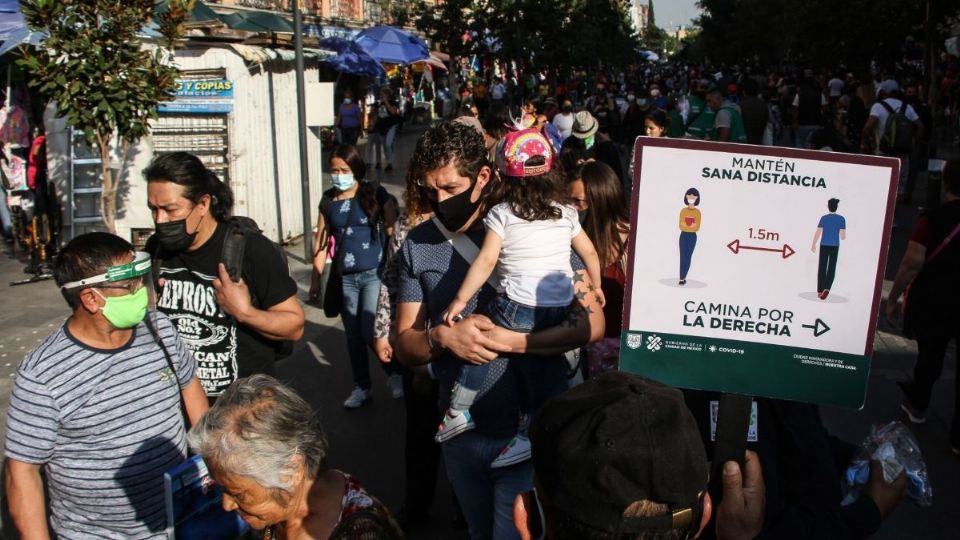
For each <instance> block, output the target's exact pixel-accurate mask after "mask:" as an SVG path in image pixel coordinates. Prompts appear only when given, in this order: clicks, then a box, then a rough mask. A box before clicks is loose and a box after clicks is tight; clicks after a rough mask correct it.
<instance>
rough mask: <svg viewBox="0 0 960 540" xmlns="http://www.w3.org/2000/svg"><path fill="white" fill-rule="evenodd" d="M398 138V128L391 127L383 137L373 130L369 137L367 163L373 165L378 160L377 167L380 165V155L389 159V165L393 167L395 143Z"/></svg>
mask: <svg viewBox="0 0 960 540" xmlns="http://www.w3.org/2000/svg"><path fill="white" fill-rule="evenodd" d="M396 138H397V126H391V127H390V129H388V130H387V132H386V133H384V134H383V135H381V134H380V133H378V132H377V131H376V130H371V131H370V135H369V136H368V137H367V163H368V164H369V163H373V160H374V159H376V161H377V165H380V153H381V151H382V152H383V154H384V157H385V158H386V159H387V165H393V142H394V139H396Z"/></svg>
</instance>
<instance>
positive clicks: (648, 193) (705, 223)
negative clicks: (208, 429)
mask: <svg viewBox="0 0 960 540" xmlns="http://www.w3.org/2000/svg"><path fill="white" fill-rule="evenodd" d="M635 155H636V163H635V168H634V169H635V173H634V184H633V193H632V198H633V205H632V227H631V244H630V245H631V251H630V253H631V256H630V265H629V270H628V274H627V289H626V292H625V295H626V296H625V299H624V319H623V321H624V322H623V333H622V347H621V356H620V365H621V369H622V370H624V371H628V372H633V373H638V374H641V375H644V376H647V377H650V378H653V379H656V380H659V381H661V382H663V383H665V384H669V385H671V386H677V387H681V388H691V389H700V390H715V391H721V392H729V393H737V394H746V395H757V396H764V397H771V398H777V399H789V400H795V401H804V402H811V403H821V404H831V405H839V406H845V407H852V408H859V407H861V406H862V405H863V402H864V397H865V393H866V385H867V380H868V377H869V372H870V357H871V355H872V352H873V336H874V330H875V328H876V323H877V314H878V310H879V304H880V294H881V286H882V283H883V271H884V267H885V262H886V257H887V249H888V242H889V237H890V229H891V226H892V219H893V209H894V203H895V198H896V188H897V185H896V184H897V178H898V177H899V161H898V160H896V159H892V158H883V157H873V156H860V155H848V154H837V153H831V152H818V151H809V150H795V149H786V148H777V147H763V146H749V145H737V144H721V143H709V142H703V141H692V140H677V139H651V138H646V137H642V138H640V139H638V141H637V144H636V153H635Z"/></svg>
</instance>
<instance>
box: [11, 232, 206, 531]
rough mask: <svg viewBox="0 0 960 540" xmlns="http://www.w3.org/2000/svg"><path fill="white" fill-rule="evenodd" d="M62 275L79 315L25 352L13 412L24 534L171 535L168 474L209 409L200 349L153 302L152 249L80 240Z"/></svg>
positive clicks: (14, 483)
mask: <svg viewBox="0 0 960 540" xmlns="http://www.w3.org/2000/svg"><path fill="white" fill-rule="evenodd" d="M54 277H55V279H56V282H57V285H58V286H60V290H61V293H62V294H63V297H64V299H65V300H66V301H67V304H68V305H69V306H70V308H71V309H72V310H73V312H72V314H71V315H70V317H69V318H68V319H67V320H66V321H65V322H64V323H63V324H62V325H61V326H60V328H58V329H57V330H56V331H54V332H53V333H52V334H50V335H49V336H48V337H47V338H46V339H45V340H43V342H42V343H41V344H40V345H39V346H37V348H36V349H35V350H34V351H33V352H31V353H30V354H29V355H27V357H26V358H25V359H24V360H23V362H21V364H20V366H19V367H18V368H17V374H16V379H15V383H14V388H13V393H12V395H11V398H10V407H9V409H8V411H7V437H6V446H5V455H6V457H7V460H6V492H7V500H8V501H9V504H10V514H11V515H12V517H13V521H14V523H15V524H16V527H17V529H18V530H19V532H20V534H21V537H24V538H26V537H28V535H29V537H30V538H47V537H49V536H50V531H49V529H48V525H47V524H48V516H47V515H46V511H45V504H44V503H45V501H44V486H43V481H42V480H41V477H40V469H41V468H43V469H44V472H45V473H46V480H47V482H46V483H47V486H48V489H49V501H48V502H49V508H50V510H51V515H50V516H49V524H50V527H51V528H52V529H53V532H54V533H55V534H56V535H57V536H60V537H89V538H133V537H136V538H153V537H157V538H160V537H164V538H165V535H164V532H163V531H164V527H165V508H164V497H163V493H164V491H163V473H164V471H166V470H168V469H170V468H171V467H173V466H175V465H177V464H178V463H180V462H181V461H183V460H184V459H185V457H186V442H185V439H184V434H185V432H186V428H187V427H189V426H185V425H184V424H185V423H189V424H190V425H192V424H194V423H195V422H197V421H198V420H199V419H200V417H201V416H202V415H203V413H204V412H206V410H207V400H206V398H205V396H204V394H203V388H202V387H201V386H200V382H199V381H198V380H197V378H196V376H195V374H194V371H195V365H194V360H193V357H192V356H191V355H190V353H189V351H187V348H186V347H185V346H184V344H183V342H182V341H181V340H180V338H179V337H178V335H177V332H176V329H175V328H174V327H173V324H171V322H170V320H169V319H167V318H166V317H165V316H164V315H163V314H161V313H158V312H156V311H153V310H151V309H149V304H150V298H151V294H150V285H149V277H150V257H149V256H148V255H147V254H146V253H142V252H136V253H135V252H134V251H133V246H131V245H130V244H129V243H128V242H127V241H125V240H123V239H121V238H119V237H117V236H114V235H112V234H107V233H90V234H85V235H81V236H78V237H76V238H74V239H73V240H72V241H71V242H70V243H68V244H67V246H66V247H65V248H64V249H63V251H62V253H61V255H60V256H59V258H58V259H57V261H56V265H55V268H54Z"/></svg>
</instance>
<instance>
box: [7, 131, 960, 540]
mask: <svg viewBox="0 0 960 540" xmlns="http://www.w3.org/2000/svg"><path fill="white" fill-rule="evenodd" d="M424 128H425V126H422V125H420V126H418V125H410V124H408V125H407V126H405V128H404V131H403V133H402V135H400V136H398V137H397V141H396V148H395V156H396V157H395V163H396V167H395V169H394V170H392V171H390V172H385V171H380V170H371V171H369V173H370V175H371V176H370V177H369V178H370V179H372V180H376V181H379V182H380V184H381V185H383V186H384V187H385V188H386V189H387V191H389V192H390V193H391V194H393V195H395V196H397V197H399V196H400V193H401V191H402V188H403V185H404V181H405V172H406V163H407V162H408V161H409V159H410V156H411V154H412V151H413V149H414V146H415V144H416V140H417V137H418V136H419V135H420V134H421V133H422V131H423V129H424ZM360 147H361V150H363V149H364V142H363V141H362V140H361V144H360ZM947 151H949V150H947ZM943 157H956V156H949V155H944V156H943ZM328 181H329V179H328V178H324V185H325V186H326V185H328ZM925 185H926V183H925V181H924V176H923V175H921V179H920V181H919V182H918V193H917V196H916V197H915V200H917V201H923V200H925V197H924V194H923V190H924V188H925ZM917 213H918V212H917V205H916V204H914V205H912V206H910V207H907V208H904V209H903V210H902V211H901V214H900V223H899V226H898V227H897V229H895V230H894V232H893V241H892V246H891V253H890V256H889V259H888V263H887V275H886V280H885V291H886V290H888V289H889V286H890V282H891V280H892V278H893V274H894V273H895V272H896V268H897V264H898V262H899V260H900V257H901V255H902V253H903V249H904V246H905V244H906V241H907V238H908V236H909V234H910V231H911V228H912V224H913V222H914V221H915V219H916V216H917ZM286 249H287V251H288V253H289V254H290V255H291V257H290V259H289V262H290V268H291V271H292V274H293V277H294V279H295V280H296V282H297V284H298V287H299V292H298V294H297V296H298V298H299V299H300V300H301V301H303V302H305V301H306V300H307V298H308V296H307V294H308V286H309V283H310V266H309V265H307V264H303V263H302V261H300V260H298V259H297V257H299V256H300V255H301V254H302V252H303V250H302V245H301V244H291V245H288V246H286ZM22 267H23V263H21V262H19V261H16V260H15V259H13V258H11V257H10V255H9V253H7V254H4V255H2V256H0V281H2V284H0V286H2V287H4V288H5V293H4V298H5V300H6V302H5V305H6V306H7V308H6V309H4V310H2V312H0V324H3V325H4V328H5V331H4V332H3V333H2V334H0V406H2V407H3V409H4V411H3V412H5V409H6V406H7V403H8V400H9V393H10V389H11V383H12V380H11V377H12V374H13V373H14V370H15V369H16V366H17V364H18V362H19V361H20V360H21V359H22V358H23V356H24V354H25V353H26V352H28V351H29V350H30V349H32V348H33V347H34V346H35V345H36V344H37V343H38V342H39V341H40V339H42V338H43V337H45V336H46V335H47V334H48V333H49V332H50V331H52V330H53V329H54V328H55V327H56V326H57V325H58V324H59V323H60V322H61V321H62V320H63V319H64V318H65V317H66V315H67V309H66V307H65V306H64V304H63V300H62V298H61V297H60V294H59V292H58V291H57V290H56V287H55V286H54V284H53V282H52V281H45V282H39V283H33V284H28V285H22V286H17V287H9V286H7V282H9V281H12V280H16V279H21V278H22V276H23V273H22V270H23V268H22ZM305 312H306V319H307V322H306V328H305V335H304V338H303V339H302V340H300V341H299V342H298V343H297V345H296V348H295V350H294V353H293V355H292V356H291V357H289V358H287V359H285V360H282V361H281V362H280V363H279V364H278V378H279V379H280V380H281V381H283V382H286V383H288V384H290V385H291V386H292V387H293V388H295V389H296V390H297V391H298V392H299V393H300V394H301V395H302V396H303V397H304V398H305V399H306V400H307V401H308V402H309V403H310V404H311V405H312V406H313V407H314V408H315V409H316V410H317V411H319V414H320V416H321V418H322V419H323V424H324V427H325V429H326V432H327V436H328V438H329V441H330V453H329V461H330V463H331V465H332V466H333V467H335V468H337V469H341V470H344V471H350V472H351V473H353V474H356V475H357V476H359V477H361V478H363V479H364V484H365V486H366V488H367V489H368V490H369V491H370V492H371V493H376V494H377V496H378V497H379V498H381V500H383V502H384V503H385V504H386V505H387V506H388V507H390V508H391V509H393V510H394V511H396V510H397V509H399V507H400V505H401V504H402V499H403V485H404V475H403V467H402V456H403V433H404V431H403V424H404V412H403V406H402V401H400V400H395V399H392V397H391V395H390V391H389V389H388V387H387V385H386V380H385V376H384V375H383V373H382V372H381V370H379V369H372V370H371V374H372V376H373V379H374V380H373V386H372V390H373V395H374V398H373V400H372V402H371V403H369V404H368V405H367V406H365V407H362V408H360V409H357V410H345V409H344V408H343V407H342V406H341V401H342V399H343V396H344V394H345V392H346V391H347V389H349V387H350V384H351V382H350V380H351V379H350V366H349V363H348V362H347V361H346V358H347V355H346V347H345V344H344V339H343V337H342V332H343V329H342V325H341V322H340V320H339V319H329V318H326V317H324V315H323V312H322V310H321V309H319V308H317V307H315V306H312V305H309V304H305ZM915 355H916V347H915V343H914V342H912V341H910V340H907V339H905V338H904V337H902V335H900V334H899V333H898V332H897V330H896V329H893V328H890V327H888V326H887V325H886V323H884V322H881V324H880V328H879V329H878V330H877V339H876V342H875V353H874V358H873V364H872V369H871V373H870V383H869V391H868V394H867V400H866V405H865V406H864V408H863V410H862V411H853V410H847V409H840V408H832V407H823V408H822V414H823V420H824V423H825V425H826V427H827V428H828V430H829V431H830V432H831V433H833V434H835V435H837V436H840V437H841V438H843V439H844V440H846V441H848V442H851V443H854V444H856V443H858V442H859V441H860V440H861V439H862V438H863V437H864V436H865V435H866V434H867V432H868V430H869V428H870V425H871V424H873V423H885V422H887V421H890V420H893V419H899V420H904V418H903V414H902V413H901V412H900V409H899V403H900V391H899V389H898V388H897V385H896V382H897V381H902V380H906V379H909V377H910V375H911V372H912V368H913V362H914V359H915ZM956 376H957V373H956V359H955V357H954V355H953V354H951V355H950V359H948V362H947V365H946V367H945V370H944V374H943V376H942V377H941V379H940V380H939V382H938V383H937V386H936V389H935V391H934V400H933V402H932V403H931V407H930V410H929V412H928V414H927V418H928V421H927V423H926V424H925V425H921V426H917V425H910V429H911V431H913V433H914V434H915V435H916V437H917V439H918V441H919V443H920V446H921V448H922V449H923V450H924V458H925V459H926V462H927V466H928V468H929V474H930V478H931V481H932V483H933V490H934V505H933V506H932V507H931V508H926V509H924V508H919V507H917V506H916V505H915V504H913V503H912V502H911V501H910V500H905V501H904V502H903V503H902V504H901V505H900V507H899V509H898V510H897V511H896V512H895V513H894V514H893V515H892V516H891V517H890V518H889V519H888V520H887V521H886V522H885V523H884V525H883V527H882V528H881V529H880V531H879V532H878V534H877V535H876V536H875V538H882V539H894V538H907V537H909V538H918V539H925V538H930V539H934V538H948V537H950V536H951V535H950V533H949V532H948V531H950V530H955V523H954V519H953V518H954V514H955V512H954V510H953V509H954V508H955V507H956V504H957V503H958V501H960V486H958V485H957V484H956V483H954V482H950V481H949V479H951V478H955V477H956V476H957V472H958V467H960V463H958V461H957V459H956V456H953V455H951V454H950V450H949V444H948V440H947V436H948V430H949V419H950V414H951V412H952V402H951V401H952V395H951V393H950V392H949V390H948V389H949V388H950V387H952V385H953V380H954V379H955V377H956ZM2 418H5V415H4V416H0V419H2ZM0 421H2V420H0ZM449 494H450V488H449V485H448V484H447V483H446V480H445V478H444V475H443V473H442V472H441V475H440V480H439V485H438V491H437V500H436V503H435V504H434V508H433V511H432V513H431V517H432V519H431V522H430V524H429V526H428V527H427V529H425V530H423V531H420V532H417V533H414V534H411V535H410V538H414V539H453V538H466V537H467V536H466V532H465V531H463V530H462V529H458V528H457V527H455V525H454V518H455V515H456V513H455V510H454V506H453V504H452V503H451V497H450V495H449ZM2 532H3V535H4V536H5V537H8V538H12V537H13V536H12V534H13V533H12V532H11V527H10V523H9V521H7V520H4V522H3V524H2Z"/></svg>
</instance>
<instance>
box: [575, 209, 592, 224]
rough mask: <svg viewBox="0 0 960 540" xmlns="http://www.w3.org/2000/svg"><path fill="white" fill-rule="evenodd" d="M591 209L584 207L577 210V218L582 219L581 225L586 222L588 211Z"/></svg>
mask: <svg viewBox="0 0 960 540" xmlns="http://www.w3.org/2000/svg"><path fill="white" fill-rule="evenodd" d="M589 211H590V209H589V208H584V209H583V210H577V219H579V220H580V225H583V224H584V223H586V221H587V212H589Z"/></svg>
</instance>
